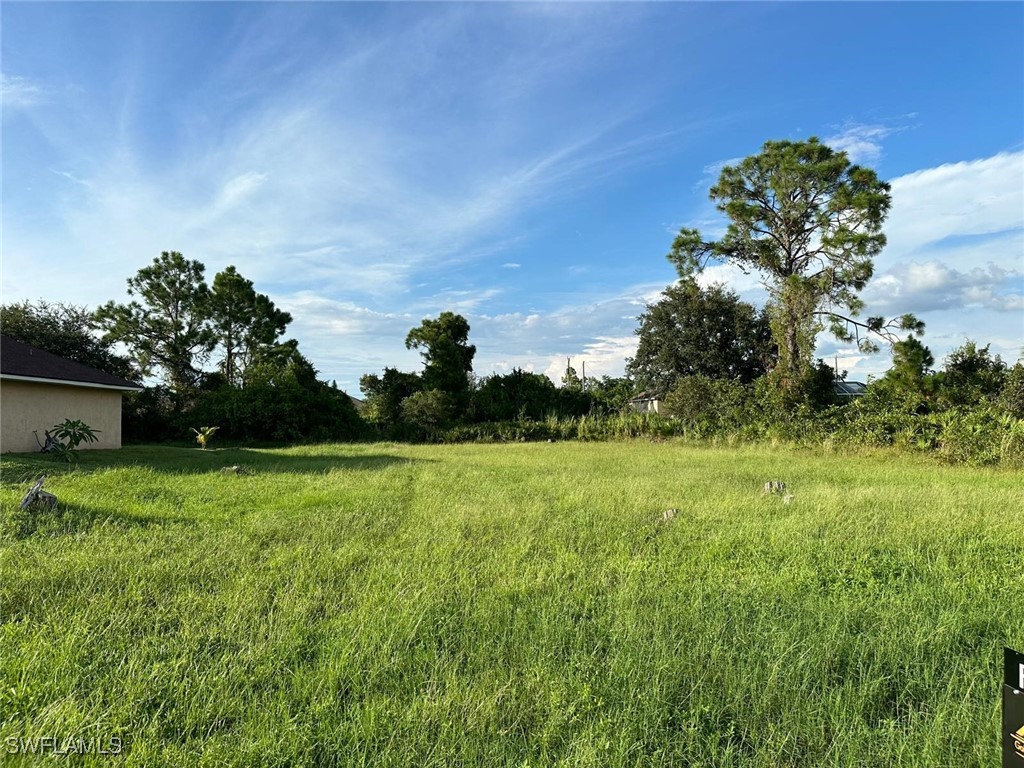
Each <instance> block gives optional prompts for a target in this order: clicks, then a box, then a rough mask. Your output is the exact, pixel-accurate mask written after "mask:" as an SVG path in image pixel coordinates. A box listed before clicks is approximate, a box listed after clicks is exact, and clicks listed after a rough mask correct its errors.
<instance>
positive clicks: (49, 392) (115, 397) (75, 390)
mask: <svg viewBox="0 0 1024 768" xmlns="http://www.w3.org/2000/svg"><path fill="white" fill-rule="evenodd" d="M64 419H80V420H81V421H84V422H85V423H86V424H88V425H89V426H90V427H92V428H93V429H95V430H99V434H97V435H96V436H97V437H98V438H99V442H96V443H82V445H81V446H79V448H80V449H88V448H120V447H121V392H120V391H118V390H116V389H96V388H94V387H69V386H67V385H65V384H42V383H35V382H31V381H10V380H8V379H3V380H0V453H12V452H15V453H17V452H28V451H38V450H39V443H37V442H36V439H35V436H34V435H33V434H32V430H36V431H38V432H39V441H40V442H43V441H44V440H45V436H44V434H43V431H44V430H47V429H52V428H53V425H54V424H59V423H61V422H62V421H64Z"/></svg>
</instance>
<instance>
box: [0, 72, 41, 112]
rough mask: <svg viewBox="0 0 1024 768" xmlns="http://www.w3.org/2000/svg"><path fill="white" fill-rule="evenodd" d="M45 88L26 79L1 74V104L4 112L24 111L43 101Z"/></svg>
mask: <svg viewBox="0 0 1024 768" xmlns="http://www.w3.org/2000/svg"><path fill="white" fill-rule="evenodd" d="M43 97H44V91H43V87H42V86H41V85H40V84H39V83H37V82H34V81H32V80H30V79H28V78H26V77H20V76H18V75H8V74H0V104H2V106H3V111H4V112H6V111H7V110H12V109H24V108H26V107H31V106H34V105H36V104H38V103H40V102H41V101H42V100H43Z"/></svg>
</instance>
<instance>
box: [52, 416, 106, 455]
mask: <svg viewBox="0 0 1024 768" xmlns="http://www.w3.org/2000/svg"><path fill="white" fill-rule="evenodd" d="M100 432H101V430H99V429H93V428H92V427H90V426H89V425H88V424H86V423H85V422H84V421H81V420H80V419H64V421H62V422H61V423H60V424H55V425H54V427H53V437H55V438H56V439H57V441H58V443H57V448H56V449H55V450H54V451H53V453H54V455H55V456H59V457H60V458H62V459H64V461H66V462H68V463H69V464H70V463H71V461H72V460H73V459H75V458H76V457H77V456H78V450H77V449H78V446H80V445H81V444H82V443H95V442H98V441H99V438H98V437H96V435H98V434H99V433H100Z"/></svg>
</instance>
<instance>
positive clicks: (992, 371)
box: [940, 341, 1007, 406]
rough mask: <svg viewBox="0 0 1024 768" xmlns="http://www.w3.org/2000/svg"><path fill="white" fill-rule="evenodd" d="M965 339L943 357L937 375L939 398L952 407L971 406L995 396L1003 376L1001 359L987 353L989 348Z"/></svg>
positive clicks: (1004, 370) (1004, 377)
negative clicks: (939, 372) (944, 358)
mask: <svg viewBox="0 0 1024 768" xmlns="http://www.w3.org/2000/svg"><path fill="white" fill-rule="evenodd" d="M990 346H991V345H989V344H986V345H985V346H984V347H979V346H978V345H977V344H975V343H974V342H973V341H967V342H965V343H964V345H963V346H961V347H957V348H956V349H954V350H953V351H952V352H950V353H949V355H947V357H946V364H945V366H943V371H942V374H941V376H940V393H941V397H942V399H943V400H944V401H945V402H946V403H947V404H948V405H952V406H973V405H977V404H978V403H981V402H983V401H985V400H995V399H996V398H998V396H999V393H1000V391H1001V390H1002V388H1003V382H1004V380H1005V379H1006V373H1007V366H1006V363H1004V362H1003V359H1002V358H1001V357H1000V356H999V355H996V356H995V357H993V356H992V355H991V354H990V353H989V347H990Z"/></svg>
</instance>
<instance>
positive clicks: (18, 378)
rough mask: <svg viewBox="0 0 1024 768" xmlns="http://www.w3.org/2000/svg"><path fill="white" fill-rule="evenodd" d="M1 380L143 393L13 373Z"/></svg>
mask: <svg viewBox="0 0 1024 768" xmlns="http://www.w3.org/2000/svg"><path fill="white" fill-rule="evenodd" d="M0 379H5V380H8V381H29V382H34V383H36V384H63V385H65V386H68V387H88V388H90V389H111V390H116V391H118V392H141V391H142V387H137V386H134V385H131V386H122V385H119V384H98V383H96V382H94V381H72V380H70V379H47V378H44V377H42V376H18V375H17V374H13V373H0Z"/></svg>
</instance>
